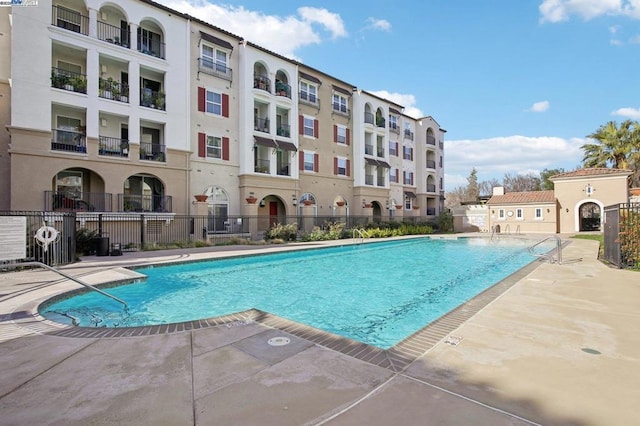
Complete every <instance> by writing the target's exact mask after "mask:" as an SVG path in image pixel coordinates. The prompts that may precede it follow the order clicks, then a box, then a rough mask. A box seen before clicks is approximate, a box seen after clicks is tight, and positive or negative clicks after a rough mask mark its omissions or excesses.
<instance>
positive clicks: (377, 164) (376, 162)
mask: <svg viewBox="0 0 640 426" xmlns="http://www.w3.org/2000/svg"><path fill="white" fill-rule="evenodd" d="M364 160H365V161H366V162H367V163H369V164H370V165H372V166H379V165H380V163H378V160H374V159H373V158H365V159H364Z"/></svg>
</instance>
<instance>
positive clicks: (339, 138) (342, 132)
mask: <svg viewBox="0 0 640 426" xmlns="http://www.w3.org/2000/svg"><path fill="white" fill-rule="evenodd" d="M336 142H337V143H343V144H346V143H347V128H346V127H344V126H336Z"/></svg>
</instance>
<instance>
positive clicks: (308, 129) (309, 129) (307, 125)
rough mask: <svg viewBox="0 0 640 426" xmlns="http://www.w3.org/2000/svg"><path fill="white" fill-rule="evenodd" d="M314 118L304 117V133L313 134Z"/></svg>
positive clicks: (306, 134)
mask: <svg viewBox="0 0 640 426" xmlns="http://www.w3.org/2000/svg"><path fill="white" fill-rule="evenodd" d="M314 129H315V120H314V119H313V118H308V117H304V135H305V136H311V137H313V136H315V132H314Z"/></svg>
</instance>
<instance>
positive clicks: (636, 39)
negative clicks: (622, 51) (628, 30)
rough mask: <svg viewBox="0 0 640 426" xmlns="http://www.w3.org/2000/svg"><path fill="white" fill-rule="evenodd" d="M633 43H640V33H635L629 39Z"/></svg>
mask: <svg viewBox="0 0 640 426" xmlns="http://www.w3.org/2000/svg"><path fill="white" fill-rule="evenodd" d="M629 43H631V44H640V35H635V36H633V37H631V38H630V39H629Z"/></svg>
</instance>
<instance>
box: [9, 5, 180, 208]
mask: <svg viewBox="0 0 640 426" xmlns="http://www.w3.org/2000/svg"><path fill="white" fill-rule="evenodd" d="M92 5H93V3H89V6H88V5H87V4H85V3H84V2H81V1H77V0H56V1H54V2H51V1H46V0H41V1H39V3H38V6H37V7H12V8H3V9H2V11H1V13H2V16H1V21H2V24H1V25H2V27H3V33H4V34H6V35H10V37H11V47H10V50H9V52H10V53H9V55H6V56H8V60H9V62H10V69H6V68H3V75H2V76H1V78H2V81H4V82H10V96H9V97H10V100H11V101H10V105H11V106H10V120H9V121H8V123H9V125H8V126H7V129H8V130H9V135H10V145H9V146H10V148H9V149H8V152H9V154H10V176H9V179H8V180H7V181H3V186H4V187H3V188H2V189H3V192H4V191H8V192H9V193H10V196H9V206H6V205H5V207H10V208H12V209H14V210H17V209H19V210H43V209H44V210H60V209H70V210H77V211H153V212H172V211H186V209H187V208H188V204H187V193H188V178H189V175H188V170H189V152H190V150H191V148H190V146H189V126H188V121H187V112H188V110H187V101H188V97H185V96H184V94H185V93H188V92H189V84H190V82H189V70H188V69H187V68H185V66H184V63H185V60H184V59H185V46H186V45H187V29H188V25H187V20H186V19H185V17H183V16H181V15H180V14H177V13H175V12H174V11H172V10H170V9H165V8H163V7H161V6H159V5H156V4H154V5H153V6H152V5H150V4H147V3H146V2H141V1H123V2H119V4H117V5H116V4H115V3H108V4H105V5H103V6H100V7H96V8H93V7H91V6H92ZM4 30H6V31H4ZM169 40H170V42H169ZM7 71H9V74H8V75H7V74H5V73H6V72H7ZM34 171H37V172H36V173H34Z"/></svg>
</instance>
